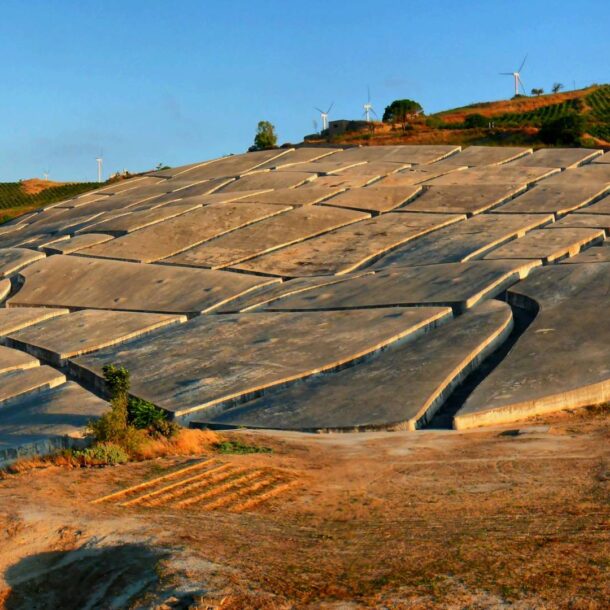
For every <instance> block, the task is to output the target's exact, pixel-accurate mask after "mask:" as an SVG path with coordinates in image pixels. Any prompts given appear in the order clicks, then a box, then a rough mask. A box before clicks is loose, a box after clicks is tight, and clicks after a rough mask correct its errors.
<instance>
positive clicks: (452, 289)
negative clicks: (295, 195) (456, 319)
mask: <svg viewBox="0 0 610 610" xmlns="http://www.w3.org/2000/svg"><path fill="white" fill-rule="evenodd" d="M537 264H538V263H536V262H531V261H472V262H468V263H447V264H441V265H425V266H422V267H405V268H392V269H391V270H389V271H380V272H378V273H375V274H370V273H369V274H366V275H362V276H361V277H358V278H354V279H350V278H349V277H348V278H346V280H345V281H344V282H339V283H335V284H332V285H326V286H314V285H312V286H311V288H309V289H305V288H303V290H301V291H299V292H296V293H294V292H293V293H292V294H290V295H287V296H285V297H284V298H278V299H276V300H273V301H271V302H267V303H266V304H265V305H264V306H263V308H264V309H265V310H267V311H313V310H320V311H323V310H329V311H333V310H343V309H367V308H371V307H396V306H399V307H409V306H414V305H415V306H421V305H428V306H437V307H441V306H444V307H452V308H453V309H454V311H457V312H460V311H464V310H466V309H469V308H471V307H473V306H474V305H476V304H477V303H478V302H479V301H481V300H483V299H486V298H491V297H493V296H496V295H497V294H499V293H500V292H502V291H503V290H506V288H507V287H508V286H510V285H512V284H514V283H515V282H518V281H519V280H520V279H521V278H523V277H525V276H527V274H528V273H529V271H530V270H531V269H533V268H534V267H536V266H537ZM289 284H290V282H288V287H289Z"/></svg>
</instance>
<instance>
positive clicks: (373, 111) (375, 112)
mask: <svg viewBox="0 0 610 610" xmlns="http://www.w3.org/2000/svg"><path fill="white" fill-rule="evenodd" d="M371 112H372V113H373V114H374V115H375V116H376V117H377V118H379V115H378V114H377V113H376V112H375V111H374V110H373V109H372V108H371Z"/></svg>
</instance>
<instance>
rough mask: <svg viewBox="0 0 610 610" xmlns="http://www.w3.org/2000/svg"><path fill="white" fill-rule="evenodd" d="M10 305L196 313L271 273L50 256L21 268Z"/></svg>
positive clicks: (256, 284)
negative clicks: (18, 285) (259, 274)
mask: <svg viewBox="0 0 610 610" xmlns="http://www.w3.org/2000/svg"><path fill="white" fill-rule="evenodd" d="M20 276H21V277H22V278H23V282H24V285H23V286H22V288H21V290H19V292H17V294H15V295H14V296H13V297H11V299H10V301H9V303H8V306H9V307H23V306H26V307H41V306H49V307H70V308H75V309H110V310H118V311H121V310H122V311H148V312H158V313H177V314H195V313H201V312H203V311H208V310H211V309H213V308H215V307H218V306H220V305H223V304H224V303H226V302H228V301H229V300H231V299H233V298H236V297H238V296H240V295H242V294H245V293H246V292H248V291H250V290H253V289H254V288H257V287H259V286H264V285H266V284H268V283H270V282H273V281H275V280H272V279H270V278H262V277H252V276H248V275H245V274H241V273H229V272H226V271H210V270H208V269H189V268H186V267H171V266H168V265H139V264H136V263H126V262H122V261H111V260H103V259H95V258H85V257H80V256H60V255H58V256H51V257H49V258H47V259H45V260H42V261H38V262H36V263H34V264H33V265H30V266H29V267H28V268H26V269H24V270H23V271H21V273H20Z"/></svg>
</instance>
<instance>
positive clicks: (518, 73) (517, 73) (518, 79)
mask: <svg viewBox="0 0 610 610" xmlns="http://www.w3.org/2000/svg"><path fill="white" fill-rule="evenodd" d="M526 59H527V55H526V56H525V57H524V58H523V61H522V62H521V65H520V66H519V69H518V70H517V71H515V72H500V74H501V75H502V76H512V77H513V78H514V79H515V95H519V85H521V89H522V90H523V93H525V86H524V85H523V81H522V80H521V70H523V66H524V65H525V61H526Z"/></svg>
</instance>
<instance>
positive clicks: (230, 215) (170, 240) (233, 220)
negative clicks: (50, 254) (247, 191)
mask: <svg viewBox="0 0 610 610" xmlns="http://www.w3.org/2000/svg"><path fill="white" fill-rule="evenodd" d="M288 209H290V208H288V207H286V208H283V207H282V206H279V205H266V204H264V203H219V204H211V205H206V206H204V207H202V208H199V209H196V210H193V211H192V212H187V213H186V214H181V215H180V216H176V217H175V218H170V219H168V220H165V221H163V222H159V223H156V224H154V225H152V226H149V227H146V228H144V229H140V230H139V231H135V232H134V233H130V234H128V235H124V236H122V237H118V238H117V239H114V240H112V241H111V242H107V243H105V244H100V245H99V246H93V247H92V248H87V249H86V250H81V251H80V252H79V255H80V256H93V257H96V258H114V259H117V260H126V261H138V262H143V263H151V262H154V261H158V260H161V259H163V258H168V257H170V256H174V255H175V254H179V253H180V252H183V251H184V250H188V249H189V248H192V247H194V246H197V245H199V244H201V243H203V242H204V241H207V240H209V239H212V238H214V237H219V236H220V235H223V234H224V233H228V232H229V231H234V230H235V229H239V228H240V227H245V226H246V225H249V224H251V223H253V222H256V221H258V220H263V219H264V218H268V217H270V216H274V215H275V214H280V213H281V212H283V211H285V210H288Z"/></svg>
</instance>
